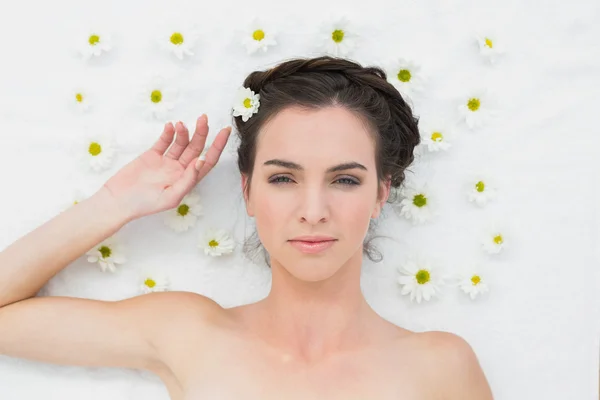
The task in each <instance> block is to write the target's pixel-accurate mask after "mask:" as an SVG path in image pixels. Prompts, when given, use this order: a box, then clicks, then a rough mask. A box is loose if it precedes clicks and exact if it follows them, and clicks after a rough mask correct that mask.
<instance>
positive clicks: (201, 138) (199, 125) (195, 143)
mask: <svg viewBox="0 0 600 400" xmlns="http://www.w3.org/2000/svg"><path fill="white" fill-rule="evenodd" d="M207 136H208V117H207V116H206V114H202V115H201V116H200V118H198V119H197V120H196V130H195V131H194V136H192V140H191V141H190V143H189V144H188V145H187V147H186V149H185V150H184V151H183V154H182V155H181V157H179V162H180V163H181V165H183V167H184V168H185V167H187V165H188V164H189V163H190V161H192V159H194V158H196V157H198V156H199V155H200V153H202V150H204V144H205V143H206V137H207Z"/></svg>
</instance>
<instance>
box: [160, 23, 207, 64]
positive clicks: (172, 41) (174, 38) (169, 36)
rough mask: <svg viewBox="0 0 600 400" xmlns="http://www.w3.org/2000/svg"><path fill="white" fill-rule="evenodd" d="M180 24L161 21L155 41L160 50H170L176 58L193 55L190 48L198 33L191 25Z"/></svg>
mask: <svg viewBox="0 0 600 400" xmlns="http://www.w3.org/2000/svg"><path fill="white" fill-rule="evenodd" d="M180 25H181V24H175V23H171V24H166V23H163V25H162V27H161V29H159V32H160V33H159V35H158V37H157V38H156V41H157V42H158V45H159V47H160V48H161V49H162V50H164V51H167V52H170V53H172V54H174V55H175V56H176V57H177V58H178V59H180V60H183V58H184V56H193V55H194V53H193V52H192V49H193V47H194V46H195V45H196V41H197V40H198V38H199V37H200V33H199V32H198V31H197V30H196V29H195V28H193V27H191V26H180Z"/></svg>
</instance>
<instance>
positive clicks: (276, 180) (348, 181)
mask: <svg viewBox="0 0 600 400" xmlns="http://www.w3.org/2000/svg"><path fill="white" fill-rule="evenodd" d="M280 179H287V181H281V180H280ZM290 181H291V179H290V178H289V177H287V176H276V177H275V178H273V179H271V180H270V181H269V183H274V184H277V185H278V184H281V183H289V182H290ZM340 181H343V182H344V183H342V185H346V186H353V185H359V184H360V183H359V182H358V181H357V180H355V179H352V178H339V179H337V180H336V181H335V182H340Z"/></svg>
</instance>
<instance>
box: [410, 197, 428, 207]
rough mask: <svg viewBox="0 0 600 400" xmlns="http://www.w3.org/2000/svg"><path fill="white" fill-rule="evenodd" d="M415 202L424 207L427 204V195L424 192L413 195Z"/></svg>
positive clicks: (416, 204)
mask: <svg viewBox="0 0 600 400" xmlns="http://www.w3.org/2000/svg"><path fill="white" fill-rule="evenodd" d="M413 204H414V205H415V206H417V207H423V206H425V205H426V204H427V197H425V196H424V195H422V194H417V195H415V197H413Z"/></svg>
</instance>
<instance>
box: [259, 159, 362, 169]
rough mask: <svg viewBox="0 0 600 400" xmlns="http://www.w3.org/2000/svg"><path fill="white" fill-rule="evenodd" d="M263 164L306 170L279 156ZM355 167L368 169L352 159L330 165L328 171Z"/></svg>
mask: <svg viewBox="0 0 600 400" xmlns="http://www.w3.org/2000/svg"><path fill="white" fill-rule="evenodd" d="M263 165H278V166H280V167H284V168H289V169H295V170H299V171H304V167H303V166H302V165H300V164H297V163H295V162H293V161H287V160H280V159H277V158H275V159H272V160H268V161H265V163H264V164H263ZM353 168H358V169H362V170H365V171H367V167H365V166H364V165H362V164H360V163H357V162H355V161H351V162H345V163H342V164H338V165H334V166H333V167H329V168H328V169H327V172H336V171H344V170H347V169H353Z"/></svg>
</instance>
